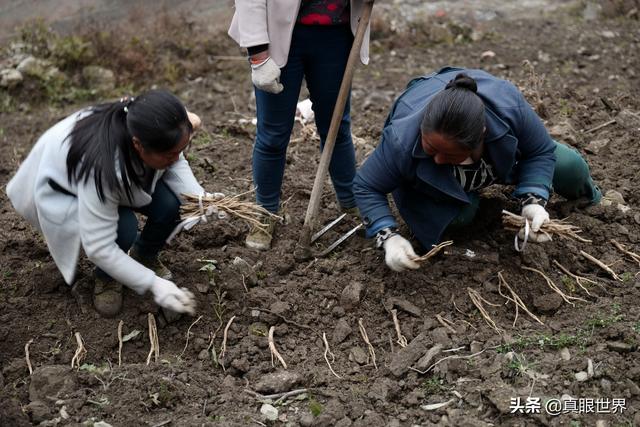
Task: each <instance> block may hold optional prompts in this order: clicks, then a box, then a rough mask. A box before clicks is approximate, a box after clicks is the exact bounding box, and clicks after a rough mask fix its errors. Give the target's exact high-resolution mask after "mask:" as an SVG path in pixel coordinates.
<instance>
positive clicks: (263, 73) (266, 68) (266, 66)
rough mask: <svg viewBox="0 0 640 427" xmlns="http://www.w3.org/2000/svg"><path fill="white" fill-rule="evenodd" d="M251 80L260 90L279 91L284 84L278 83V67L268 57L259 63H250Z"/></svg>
mask: <svg viewBox="0 0 640 427" xmlns="http://www.w3.org/2000/svg"><path fill="white" fill-rule="evenodd" d="M251 81H252V82H253V84H254V85H255V86H256V87H257V88H258V89H260V90H263V91H265V92H270V93H280V92H282V89H284V86H282V83H280V67H278V65H276V63H275V62H274V61H273V59H271V57H268V58H267V59H265V60H264V61H262V62H260V63H259V64H251Z"/></svg>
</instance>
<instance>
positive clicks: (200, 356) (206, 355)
mask: <svg viewBox="0 0 640 427" xmlns="http://www.w3.org/2000/svg"><path fill="white" fill-rule="evenodd" d="M208 358H209V352H208V351H207V350H201V351H200V353H198V360H207V359H208Z"/></svg>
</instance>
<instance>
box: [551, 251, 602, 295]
mask: <svg viewBox="0 0 640 427" xmlns="http://www.w3.org/2000/svg"><path fill="white" fill-rule="evenodd" d="M553 263H554V264H555V265H556V267H558V268H559V269H560V270H562V272H563V273H565V274H566V275H568V276H570V277H573V280H575V281H576V283H577V284H578V286H580V287H581V288H582V290H583V291H585V292H586V293H587V295H589V296H591V293H590V292H589V289H587V288H586V287H585V286H584V285H583V283H582V282H586V283H592V284H594V285H597V284H598V282H596V281H595V280H592V279H589V278H588V277H584V276H578V275H577V274H573V273H572V272H570V271H569V269H567V268H565V267H564V266H563V265H562V264H560V263H559V262H558V261H556V260H555V259H554V260H553Z"/></svg>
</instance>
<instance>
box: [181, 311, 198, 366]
mask: <svg viewBox="0 0 640 427" xmlns="http://www.w3.org/2000/svg"><path fill="white" fill-rule="evenodd" d="M200 319H202V316H199V317H198V318H197V319H196V321H195V322H193V323H192V324H191V325H189V328H187V339H186V341H185V343H184V348H183V349H182V353H180V356H178V358H181V357H182V356H183V355H184V353H185V351H187V346H188V345H189V336H190V335H191V328H193V325H195V324H196V323H198V322H199V321H200Z"/></svg>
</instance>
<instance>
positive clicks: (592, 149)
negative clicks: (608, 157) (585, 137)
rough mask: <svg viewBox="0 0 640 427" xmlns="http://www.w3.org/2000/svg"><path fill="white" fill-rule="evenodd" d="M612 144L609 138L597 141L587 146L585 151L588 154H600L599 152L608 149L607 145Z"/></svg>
mask: <svg viewBox="0 0 640 427" xmlns="http://www.w3.org/2000/svg"><path fill="white" fill-rule="evenodd" d="M610 142H611V140H610V139H609V138H604V139H596V140H593V141H591V142H590V143H589V144H587V146H586V147H585V148H584V150H585V151H586V152H587V153H591V154H598V152H599V151H600V150H602V149H603V148H604V147H606V146H607V145H609V143H610Z"/></svg>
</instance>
